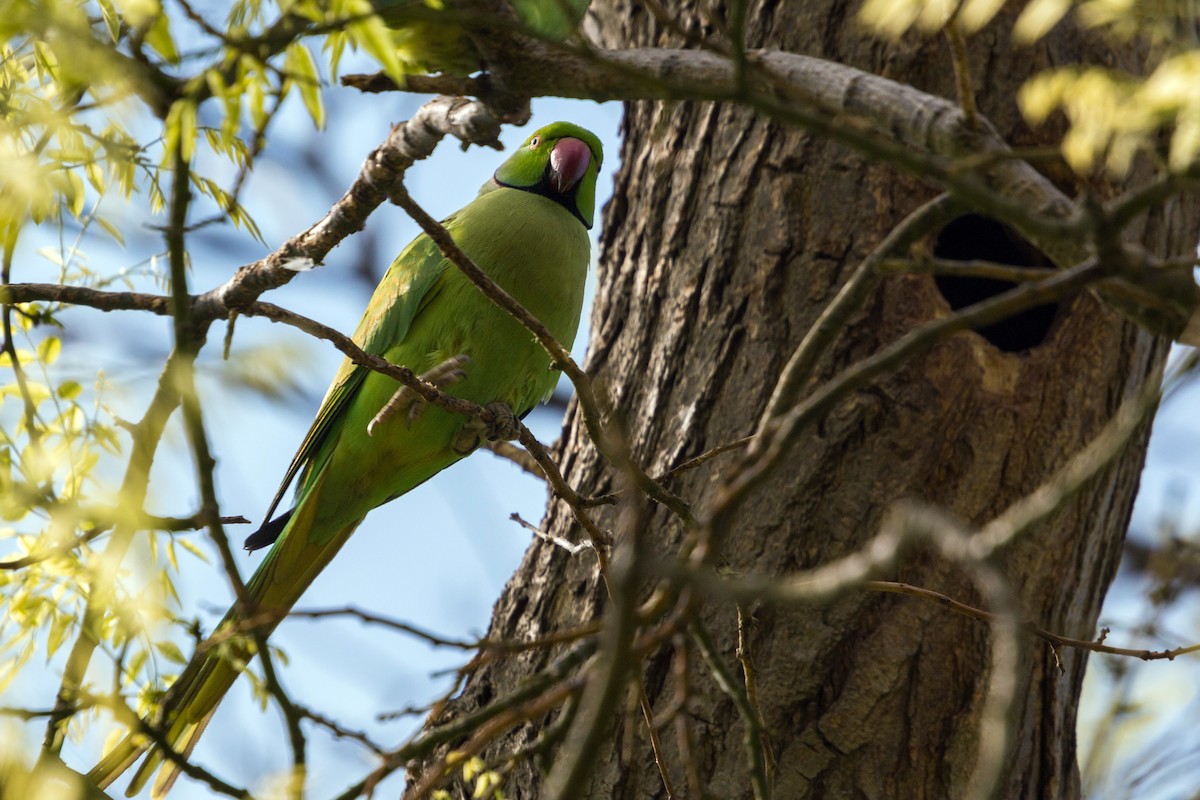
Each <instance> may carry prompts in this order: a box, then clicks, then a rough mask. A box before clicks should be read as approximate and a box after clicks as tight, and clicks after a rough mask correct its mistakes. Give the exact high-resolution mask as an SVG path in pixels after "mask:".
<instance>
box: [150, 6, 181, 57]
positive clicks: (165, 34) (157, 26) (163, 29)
mask: <svg viewBox="0 0 1200 800" xmlns="http://www.w3.org/2000/svg"><path fill="white" fill-rule="evenodd" d="M146 44H147V45H149V46H150V49H152V50H154V52H156V53H158V54H159V55H160V56H162V57H163V58H164V59H166V61H167V63H169V64H177V63H179V51H178V50H176V49H175V40H174V39H172V38H171V21H170V19H169V18H168V17H167V15H166V14H164V13H162V12H161V11H160V12H159V13H158V15H157V16H155V17H154V22H153V23H151V24H150V28H149V29H148V30H147V31H146Z"/></svg>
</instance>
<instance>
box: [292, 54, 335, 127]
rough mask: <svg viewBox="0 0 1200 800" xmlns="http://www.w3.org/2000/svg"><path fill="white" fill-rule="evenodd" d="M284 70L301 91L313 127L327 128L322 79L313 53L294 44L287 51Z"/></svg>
mask: <svg viewBox="0 0 1200 800" xmlns="http://www.w3.org/2000/svg"><path fill="white" fill-rule="evenodd" d="M284 69H285V70H287V72H288V73H289V74H290V75H291V78H292V80H293V81H295V83H296V88H297V89H299V90H300V99H301V100H303V101H304V107H305V108H306V109H308V115H309V116H310V117H312V121H313V125H315V126H316V127H317V128H324V127H325V107H324V106H323V105H322V104H321V77H320V75H319V74H318V73H317V64H316V62H315V61H314V60H313V57H312V53H310V52H309V50H308V48H307V47H305V46H304V45H303V44H301V43H300V42H293V43H292V44H291V45H290V46H288V49H287V60H286V61H285V62H284Z"/></svg>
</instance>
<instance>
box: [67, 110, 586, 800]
mask: <svg viewBox="0 0 1200 800" xmlns="http://www.w3.org/2000/svg"><path fill="white" fill-rule="evenodd" d="M601 158H602V152H601V147H600V141H599V139H597V138H596V136H595V135H593V134H592V133H590V132H589V131H586V130H584V129H583V128H580V127H578V126H576V125H572V124H569V123H566V122H557V123H554V124H552V125H548V126H546V127H544V128H542V129H540V130H538V131H537V132H536V133H534V134H533V135H532V136H530V137H529V138H528V139H526V140H525V142H524V144H522V145H521V147H520V148H519V149H518V150H517V152H515V153H514V154H513V155H512V156H511V157H510V158H509V159H508V160H507V161H505V162H504V163H503V164H502V165H501V166H500V168H499V169H497V170H496V173H495V176H494V177H493V178H492V179H491V180H489V181H488V182H487V183H486V184H484V186H483V187H482V188H481V189H480V191H479V196H478V197H476V198H475V199H474V200H473V201H471V203H469V204H468V205H467V206H465V207H464V208H462V209H461V210H460V211H458V212H456V213H455V214H453V215H451V216H450V217H449V218H448V219H447V220H446V221H445V223H444V224H445V227H446V229H447V231H449V233H450V234H451V236H452V237H453V239H454V242H455V244H457V245H458V247H459V248H461V250H462V251H463V252H464V253H465V254H466V255H467V256H468V257H469V258H470V259H471V260H472V261H474V262H475V263H476V264H477V265H478V266H479V267H480V268H481V269H482V270H483V271H484V272H485V273H487V275H488V276H489V277H490V278H491V279H492V280H493V281H494V282H495V283H496V284H498V285H499V286H500V287H501V288H503V289H505V290H506V291H507V292H508V293H509V294H511V295H512V296H513V297H514V298H516V300H517V301H518V302H520V303H521V304H522V305H523V306H524V307H525V308H526V309H528V310H529V311H530V312H532V313H533V315H534V316H535V317H537V318H538V319H539V320H541V322H542V323H543V324H544V325H545V326H546V327H547V328H548V329H549V331H550V332H551V333H552V334H553V335H554V336H555V338H557V339H558V341H559V342H561V343H562V344H564V345H565V346H568V347H569V346H570V345H571V342H572V341H573V340H574V339H575V332H576V330H577V328H578V326H579V315H580V310H581V308H582V305H583V285H584V278H585V276H586V273H587V267H588V262H589V259H590V254H589V250H590V243H589V240H588V233H587V229H588V228H590V227H591V226H592V217H593V213H594V207H595V190H596V174H597V170H598V169H599V167H600V162H601ZM354 340H355V342H356V343H357V344H358V345H359V346H360V347H361V348H362V349H363V350H365V351H366V352H368V353H371V354H373V355H377V356H380V357H382V358H385V359H386V360H388V361H389V362H391V363H393V364H399V365H402V366H406V367H409V368H410V369H412V370H413V371H414V372H417V373H422V374H423V375H424V376H425V377H426V378H427V379H429V380H430V381H432V382H434V383H436V384H438V385H439V386H440V387H442V389H443V390H444V391H445V392H447V393H448V394H451V395H454V396H457V397H460V398H463V399H465V400H469V401H472V402H474V403H477V404H480V405H484V406H493V407H494V404H497V403H499V404H503V406H504V407H507V408H508V409H510V410H511V412H512V413H513V414H515V415H518V416H521V415H524V414H526V413H527V412H528V411H530V410H531V409H532V408H533V407H534V406H535V405H537V404H538V403H540V402H543V401H545V400H546V399H547V398H549V396H550V393H551V392H552V390H553V388H554V384H555V383H556V381H557V378H558V372H556V371H553V370H552V369H551V359H550V356H549V355H548V354H547V352H546V351H545V350H544V349H543V348H542V346H541V345H540V344H538V342H537V341H536V340H535V339H534V337H533V336H532V335H531V334H530V332H529V331H528V330H527V329H526V328H525V327H524V326H523V325H521V324H520V323H519V322H517V320H516V319H514V318H513V317H512V316H510V315H509V314H508V313H506V312H505V311H503V310H501V309H500V308H499V307H498V306H496V305H495V304H494V303H493V302H492V301H491V300H490V299H488V297H486V296H485V295H484V293H483V292H482V291H481V289H480V288H479V287H477V286H476V285H475V284H474V283H472V282H471V281H470V280H469V279H468V278H467V277H466V276H465V275H464V274H463V273H462V272H461V271H460V270H459V269H458V268H457V267H455V266H454V265H453V264H452V263H451V262H450V261H449V260H448V259H447V258H446V257H445V256H444V255H443V254H442V253H441V251H440V250H439V249H438V246H437V245H436V244H435V243H434V242H433V241H432V240H431V239H430V238H429V237H427V236H425V235H423V234H422V235H421V236H419V237H417V239H416V240H415V241H413V242H412V244H410V245H409V246H408V247H406V248H405V249H404V251H403V252H401V253H400V255H399V256H398V257H397V258H396V260H395V261H393V262H392V265H391V267H390V268H389V269H388V271H387V273H386V274H385V275H384V277H383V280H382V281H381V282H380V284H379V286H378V287H377V288H376V289H375V294H374V296H372V298H371V302H370V305H368V306H367V310H366V313H365V314H364V315H363V318H362V321H361V322H360V323H359V325H358V329H357V331H356V332H355V334H354ZM397 388H398V384H397V383H396V382H395V381H394V380H393V379H391V378H389V377H387V376H385V375H381V374H380V373H378V372H374V371H372V370H370V369H368V368H366V367H362V366H358V365H356V364H354V363H352V362H351V361H350V360H349V359H347V360H346V361H345V362H343V364H342V367H341V369H340V370H339V371H338V373H337V376H336V377H335V378H334V380H333V384H332V385H331V386H330V387H329V391H328V392H327V393H326V395H325V399H324V401H323V402H322V403H321V407H320V410H319V411H318V412H317V417H316V419H315V420H314V422H313V424H312V427H311V428H309V431H308V435H307V436H306V437H305V438H304V442H303V443H302V444H301V445H300V450H299V451H298V452H297V453H296V456H295V458H293V459H292V463H291V466H290V467H288V471H287V473H286V475H285V476H284V479H283V484H282V485H281V486H280V489H279V492H278V493H277V494H276V496H275V499H274V501H273V502H272V504H271V508H270V510H268V512H267V519H268V520H269V521H268V522H266V523H265V524H264V525H263V526H262V527H261V528H260V529H259V530H258V531H257V532H256V533H254V534H253V535H251V536H250V537H249V538H248V539H247V540H246V547H247V549H250V550H255V549H258V548H262V547H268V546H269V547H270V548H271V549H270V550H269V551H268V553H267V555H266V558H265V560H264V561H263V562H262V564H261V565H259V568H258V571H257V572H255V573H254V576H253V577H252V578H251V579H250V582H249V583H248V584H247V588H248V591H249V595H250V598H251V600H252V606H253V611H252V613H253V614H254V616H255V622H256V627H257V630H258V631H259V632H260V633H261V634H262V635H266V634H267V633H269V632H270V630H271V629H273V628H274V627H275V624H277V622H278V621H279V619H280V618H282V616H284V615H286V613H287V611H288V609H290V608H291V607H292V606H293V605H294V604H295V603H296V601H297V600H299V598H300V595H301V594H303V592H304V590H305V589H307V588H308V586H309V584H311V583H312V581H313V579H314V578H315V577H316V576H317V573H319V572H320V571H321V570H322V569H324V568H325V565H327V564H328V563H329V561H330V560H331V559H332V558H333V556H334V555H335V554H336V553H337V551H338V550H339V549H340V548H341V546H342V545H343V544H345V542H346V540H347V539H349V538H350V534H351V533H353V532H354V529H355V528H357V527H358V525H359V523H360V522H362V520H363V518H364V517H365V516H366V515H367V513H368V512H369V511H370V510H371V509H373V508H375V507H376V506H379V505H382V504H383V503H386V502H388V501H389V500H393V499H395V498H396V497H399V496H400V495H402V494H404V493H405V492H407V491H409V490H410V489H412V488H414V487H416V486H418V485H419V484H421V483H423V482H425V481H426V480H428V479H429V478H431V477H433V476H434V475H436V474H437V473H438V472H440V471H441V470H443V469H445V468H446V467H448V466H450V465H451V464H453V463H454V462H456V461H458V460H459V459H461V458H462V457H463V456H465V455H466V454H468V453H469V452H471V450H472V449H474V448H475V447H476V446H477V445H478V444H479V442H480V440H481V438H483V437H485V436H486V431H482V430H481V429H480V425H479V424H478V423H477V421H476V420H471V419H468V418H467V417H465V416H462V415H458V414H452V413H449V412H447V411H444V410H442V409H441V408H438V407H436V406H432V407H429V408H426V407H425V405H424V403H423V402H422V401H421V400H420V398H419V397H417V396H416V394H415V393H409V394H408V395H405V394H404V393H403V392H401V393H400V394H397ZM293 480H296V483H297V488H296V500H295V504H294V506H293V507H292V508H291V510H289V511H286V512H285V513H283V514H280V515H279V516H278V517H275V518H274V519H271V516H272V514H273V513H274V512H275V510H276V507H277V506H278V505H279V503H280V501H281V499H282V498H283V496H284V493H285V492H286V490H287V487H288V486H289V485H290V484H291V483H292V481H293ZM259 620H266V622H265V623H264V624H261V625H258V624H257V623H258V621H259ZM244 621H245V613H244V612H239V610H238V609H237V608H236V607H235V608H234V609H231V610H230V611H229V613H227V614H226V615H225V619H224V620H223V621H222V622H221V624H220V625H219V626H218V628H217V631H216V633H215V634H214V636H218V637H221V638H222V639H223V640H224V641H223V642H222V645H221V646H220V647H216V646H211V647H205V646H201V647H200V648H198V650H197V653H196V655H195V656H193V658H192V660H191V662H190V663H189V664H188V665H187V666H186V667H185V668H184V670H183V673H182V674H181V675H180V676H179V678H178V679H177V680H176V681H175V683H174V684H172V686H171V688H170V689H169V690H168V691H167V693H166V695H165V697H164V699H163V701H162V703H161V705H160V708H159V710H158V712H156V714H155V715H154V716H153V717H152V718H151V719H149V720H148V723H149V725H150V726H151V727H152V728H154V729H156V730H158V731H159V732H160V733H161V736H162V739H163V740H164V741H165V742H166V743H168V744H169V745H170V746H171V747H172V748H173V749H174V750H175V751H176V752H177V753H181V754H184V755H186V754H188V753H190V752H191V750H192V748H193V747H194V746H195V744H196V740H197V739H198V738H199V737H200V734H201V733H203V731H204V728H205V726H206V725H208V723H209V721H210V720H211V718H212V715H213V712H214V711H215V710H216V708H217V705H218V703H220V702H221V698H222V697H224V695H225V693H226V692H227V691H228V690H229V688H230V686H231V685H232V684H233V682H234V680H235V679H236V678H237V676H238V674H239V672H240V671H241V669H244V667H245V664H246V662H247V661H249V660H250V659H251V658H253V655H254V652H255V648H254V645H253V642H252V641H251V639H249V638H248V637H247V636H245V635H244V634H245V631H242V633H243V635H241V636H236V637H233V638H229V637H230V634H231V633H237V632H238V631H237V626H238V624H239V622H243V623H244ZM147 749H149V750H150V751H151V752H150V754H149V756H148V757H147V758H146V760H145V762H144V763H143V764H142V765H141V767H140V768H139V769H138V771H137V772H136V774H135V775H134V778H133V781H132V783H131V784H130V787H129V790H128V794H130V795H131V796H132V795H133V794H136V793H137V792H138V791H140V790H141V789H142V788H143V787H144V786H145V784H146V783H147V781H148V780H149V778H150V777H151V775H152V774H153V772H154V770H155V769H156V768H157V767H159V766H160V765H164V769H163V770H162V772H161V773H160V774H159V777H158V779H157V781H156V783H155V788H154V794H155V796H161V795H163V794H165V793H166V792H167V791H168V790H169V789H170V787H171V785H172V784H173V783H174V780H175V778H176V777H177V775H178V772H179V770H178V767H177V766H176V765H175V764H173V763H172V762H171V761H169V760H167V759H166V758H165V755H164V753H163V752H162V750H161V749H160V748H158V747H156V746H155V745H154V744H153V742H152V740H151V739H150V738H149V737H146V736H144V735H142V734H140V733H137V732H132V733H130V734H129V735H127V736H126V737H125V738H124V739H123V740H122V741H121V742H119V743H118V744H117V746H116V747H115V748H114V749H113V750H112V751H111V752H110V753H108V754H107V755H106V756H105V757H104V758H103V759H102V760H101V762H100V763H99V764H98V765H97V766H96V767H95V768H94V769H93V770H92V771H91V773H90V774H89V777H90V778H92V780H94V781H95V782H96V784H97V785H99V786H101V787H102V788H103V787H106V786H108V784H110V783H111V782H112V781H113V780H114V779H115V778H116V777H117V776H119V775H120V774H121V773H122V772H124V771H125V770H126V769H128V768H129V767H130V766H131V765H132V764H133V763H134V762H135V761H136V760H137V759H138V757H139V756H140V755H141V754H142V753H143V752H145V751H146V750H147Z"/></svg>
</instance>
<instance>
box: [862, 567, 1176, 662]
mask: <svg viewBox="0 0 1200 800" xmlns="http://www.w3.org/2000/svg"><path fill="white" fill-rule="evenodd" d="M863 588H864V589H869V590H870V591H873V592H886V593H889V594H903V595H908V596H909V597H919V598H920V599H922V600H928V601H929V602H931V603H936V604H937V605H939V606H942V607H943V608H947V609H949V610H950V611H953V612H954V613H956V614H962V615H963V616H965V617H970V618H971V619H977V620H981V621H983V622H994V621H995V619H996V615H995V614H993V613H992V612H990V611H984V610H983V609H981V608H976V607H975V606H971V605H967V604H966V603H963V602H961V601H959V600H955V599H954V598H953V597H950V596H949V595H946V594H942V593H941V592H935V591H934V590H932V589H926V588H924V587H921V586H913V585H912V584H910V583H902V582H898V581H866V582H865V583H863ZM1020 624H1021V630H1023V631H1025V632H1026V633H1029V634H1031V635H1033V636H1036V637H1037V638H1039V639H1041V640H1042V641H1044V642H1046V644H1048V645H1050V646H1051V647H1054V648H1058V647H1070V648H1073V649H1075V650H1087V651H1089V652H1092V653H1106V654H1108V655H1113V656H1130V657H1132V658H1140V659H1141V660H1142V661H1174V660H1175V659H1176V658H1179V657H1180V656H1184V655H1189V654H1191V653H1200V644H1193V645H1189V646H1186V647H1175V648H1172V649H1170V650H1145V649H1136V648H1130V647H1113V646H1111V645H1107V644H1104V643H1103V642H1101V641H1089V640H1087V639H1073V638H1071V637H1070V636H1063V635H1061V634H1058V633H1054V632H1053V631H1048V630H1046V629H1045V628H1043V627H1041V626H1039V625H1037V624H1036V623H1034V622H1032V621H1031V620H1024V621H1023V622H1021V623H1020Z"/></svg>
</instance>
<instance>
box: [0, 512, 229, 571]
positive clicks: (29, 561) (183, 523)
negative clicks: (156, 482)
mask: <svg viewBox="0 0 1200 800" xmlns="http://www.w3.org/2000/svg"><path fill="white" fill-rule="evenodd" d="M87 518H90V519H95V518H96V517H95V516H93V515H91V514H88V515H87ZM106 518H107V519H108V520H109V521H108V522H104V523H101V524H99V525H97V527H95V528H93V529H92V530H90V531H88V532H87V533H85V534H82V535H80V536H77V537H75V538H74V539H72V540H71V541H69V542H66V543H64V544H57V545H54V546H53V547H51V548H50V549H48V550H42V551H34V552H32V553H30V554H29V555H27V556H22V557H21V558H15V559H13V560H11V561H0V570H6V569H9V570H11V569H25V568H26V567H29V566H32V565H34V564H37V563H40V562H42V561H46V560H48V559H51V558H57V557H58V556H61V555H66V554H67V553H70V552H71V551H73V550H76V549H78V548H80V547H83V546H84V545H86V544H89V543H91V542H92V541H93V540H95V539H97V538H99V537H100V536H102V535H103V534H105V533H108V531H109V530H111V529H112V527H113V525H114V524H115V523H114V522H113V521H112V520H116V519H119V518H120V514H119V512H116V511H113V512H110V513H109V514H108V515H106ZM221 524H222V525H249V524H250V520H248V519H246V518H245V517H242V516H233V517H221ZM205 525H207V521H206V519H205V517H204V514H203V513H196V514H194V515H192V516H191V517H156V516H153V515H150V514H146V515H143V516H142V517H141V518H140V519H139V520H138V522H137V523H135V526H136V528H137V529H138V530H156V531H171V532H179V531H190V530H196V529H198V528H202V527H204V526H205Z"/></svg>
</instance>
